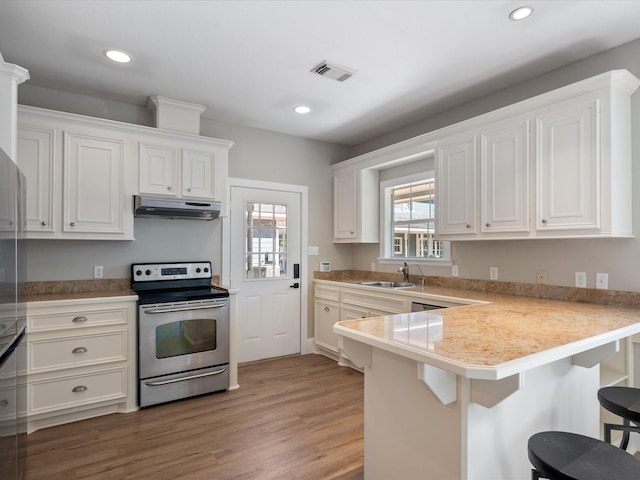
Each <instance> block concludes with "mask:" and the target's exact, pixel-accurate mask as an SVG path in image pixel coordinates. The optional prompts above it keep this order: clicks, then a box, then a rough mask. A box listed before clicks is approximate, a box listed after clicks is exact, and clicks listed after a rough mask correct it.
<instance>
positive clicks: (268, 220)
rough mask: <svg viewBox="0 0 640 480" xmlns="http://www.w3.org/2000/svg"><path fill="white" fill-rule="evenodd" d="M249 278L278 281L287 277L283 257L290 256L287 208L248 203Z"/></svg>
mask: <svg viewBox="0 0 640 480" xmlns="http://www.w3.org/2000/svg"><path fill="white" fill-rule="evenodd" d="M245 216H246V220H247V229H246V237H245V256H246V258H247V267H246V270H245V278H247V279H260V278H275V277H282V276H285V275H286V268H284V264H283V263H282V258H284V257H285V256H286V253H287V251H286V248H287V246H286V238H287V231H286V229H287V206H286V205H279V204H272V203H258V202H247V203H246V204H245Z"/></svg>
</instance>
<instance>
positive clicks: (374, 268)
mask: <svg viewBox="0 0 640 480" xmlns="http://www.w3.org/2000/svg"><path fill="white" fill-rule="evenodd" d="M371 271H372V272H375V271H376V262H371Z"/></svg>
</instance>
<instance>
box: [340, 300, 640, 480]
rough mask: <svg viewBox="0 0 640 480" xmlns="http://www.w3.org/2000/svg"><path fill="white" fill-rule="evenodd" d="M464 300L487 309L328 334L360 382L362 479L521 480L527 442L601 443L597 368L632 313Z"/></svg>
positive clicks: (639, 328)
mask: <svg viewBox="0 0 640 480" xmlns="http://www.w3.org/2000/svg"><path fill="white" fill-rule="evenodd" d="M414 290H420V288H416V289H414ZM425 292H427V289H425ZM458 293H459V294H460V293H462V292H458ZM460 296H463V295H460ZM464 296H465V297H468V299H469V300H475V301H485V302H487V303H484V304H475V305H467V306H460V307H455V308H447V309H440V310H432V311H428V312H416V313H402V314H397V315H388V316H380V317H371V318H365V319H355V320H346V321H341V322H338V323H337V324H336V325H335V326H334V332H335V333H336V334H338V336H339V341H340V351H341V354H342V355H343V356H346V357H347V358H348V359H349V361H350V362H352V363H353V364H355V365H356V366H358V367H360V368H363V369H364V372H365V478H366V479H367V480H375V479H388V478H402V479H405V480H414V479H429V480H437V479H446V480H452V479H465V480H497V479H504V480H519V479H523V480H525V479H528V478H530V473H529V472H530V464H529V461H528V459H527V440H528V438H529V436H530V435H532V434H533V433H536V432H538V431H542V430H565V431H572V432H576V433H582V434H585V435H589V436H592V437H598V436H599V425H600V419H599V404H598V401H597V398H596V392H597V390H598V388H599V386H600V368H599V363H600V362H601V361H602V360H604V359H605V358H607V357H608V356H609V355H611V354H613V353H614V352H615V351H616V350H617V348H618V346H619V342H620V341H621V340H622V339H625V338H626V337H630V336H632V335H635V334H637V333H639V332H640V310H638V309H636V308H624V307H613V306H604V305H595V304H584V303H574V302H565V301H555V300H540V299H533V298H526V297H518V296H511V295H492V294H477V293H472V292H464ZM461 303H464V301H462V302H461Z"/></svg>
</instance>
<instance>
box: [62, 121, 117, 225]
mask: <svg viewBox="0 0 640 480" xmlns="http://www.w3.org/2000/svg"><path fill="white" fill-rule="evenodd" d="M63 152H64V154H63V168H62V170H63V172H64V177H63V182H62V192H63V200H62V205H63V215H62V217H63V222H62V231H63V232H65V233H70V232H74V233H82V234H118V235H125V225H124V201H125V198H124V140H122V139H117V138H101V137H95V136H93V135H85V134H77V133H69V132H65V134H64V148H63Z"/></svg>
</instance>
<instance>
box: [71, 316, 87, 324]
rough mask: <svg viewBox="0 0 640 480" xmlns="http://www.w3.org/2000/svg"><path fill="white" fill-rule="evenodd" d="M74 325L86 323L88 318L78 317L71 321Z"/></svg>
mask: <svg viewBox="0 0 640 480" xmlns="http://www.w3.org/2000/svg"><path fill="white" fill-rule="evenodd" d="M71 321H72V322H73V323H84V322H86V321H87V317H76V318H74V319H73V320H71Z"/></svg>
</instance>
